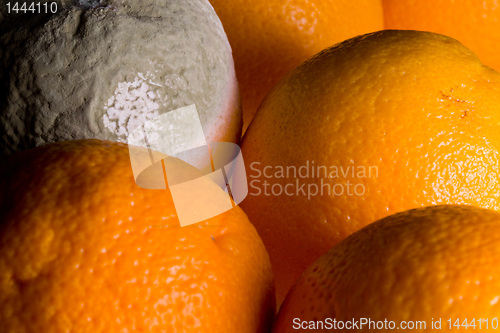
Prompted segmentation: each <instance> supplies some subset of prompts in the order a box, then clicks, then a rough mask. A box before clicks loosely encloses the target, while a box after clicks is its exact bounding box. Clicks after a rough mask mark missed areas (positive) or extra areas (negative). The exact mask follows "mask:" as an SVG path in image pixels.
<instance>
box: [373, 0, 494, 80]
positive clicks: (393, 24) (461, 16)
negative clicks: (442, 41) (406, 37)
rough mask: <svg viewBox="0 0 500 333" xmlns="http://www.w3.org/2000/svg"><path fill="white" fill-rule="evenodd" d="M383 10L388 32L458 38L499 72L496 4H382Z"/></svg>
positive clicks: (444, 0) (401, 0) (404, 0)
mask: <svg viewBox="0 0 500 333" xmlns="http://www.w3.org/2000/svg"><path fill="white" fill-rule="evenodd" d="M383 7H384V20H385V27H386V28H387V29H411V30H425V31H431V32H436V33H440V34H443V35H447V36H450V37H453V38H456V39H458V40H459V41H460V42H462V43H463V44H464V45H465V46H467V47H468V48H470V49H471V50H472V51H473V52H474V53H476V54H477V55H478V56H479V58H480V59H481V61H482V62H483V64H485V65H487V66H490V67H492V68H493V69H495V70H497V71H500V46H499V45H500V4H499V3H498V1H497V0H484V1H483V0H462V1H454V0H437V1H434V0H383ZM429 13H432V15H429Z"/></svg>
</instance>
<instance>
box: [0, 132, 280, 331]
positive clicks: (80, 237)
mask: <svg viewBox="0 0 500 333" xmlns="http://www.w3.org/2000/svg"><path fill="white" fill-rule="evenodd" d="M0 171H1V181H0V221H1V224H0V322H1V323H2V332H47V333H50V332H78V333H79V332H92V333H98V332H132V331H138V332H249V333H250V332H252V333H253V332H268V331H269V325H270V322H271V320H272V318H273V316H274V311H275V305H274V298H273V297H274V289H273V281H272V271H271V267H270V262H269V258H268V255H267V253H266V251H265V248H264V245H263V243H262V241H261V240H260V238H259V236H258V234H257V232H256V231H255V229H254V227H253V226H252V225H251V223H250V222H249V221H248V219H247V217H246V216H245V214H244V213H243V212H242V211H241V209H239V208H238V207H236V208H234V209H231V210H229V211H227V212H226V213H224V214H221V215H219V216H216V217H214V218H212V219H210V220H207V221H204V222H200V223H198V224H195V225H192V226H188V227H180V225H179V220H178V218H177V215H176V211H175V208H174V204H173V202H172V199H171V196H170V193H169V191H167V190H146V189H142V188H139V187H138V186H137V185H136V184H135V181H134V178H133V175H132V169H131V164H130V157H129V151H128V148H127V146H126V145H125V144H121V143H113V142H109V141H98V140H81V141H71V142H61V143H55V144H50V145H46V146H42V147H39V148H35V149H32V150H27V151H24V152H21V153H19V154H16V155H14V156H13V157H12V158H11V159H10V160H9V161H8V162H6V163H5V164H3V165H2V167H1V170H0Z"/></svg>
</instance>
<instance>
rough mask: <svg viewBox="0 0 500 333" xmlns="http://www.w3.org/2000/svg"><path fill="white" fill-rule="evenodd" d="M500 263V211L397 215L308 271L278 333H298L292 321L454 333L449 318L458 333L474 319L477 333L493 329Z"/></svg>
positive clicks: (499, 308)
mask: <svg viewBox="0 0 500 333" xmlns="http://www.w3.org/2000/svg"><path fill="white" fill-rule="evenodd" d="M499 258H500V214H499V213H498V212H494V211H491V210H487V209H481V208H474V207H470V206H434V207H426V208H419V209H416V210H411V211H406V212H403V213H399V214H395V215H391V216H390V217H387V218H384V219H382V220H380V221H377V222H375V223H373V224H371V225H369V226H367V227H365V228H363V229H361V230H359V231H358V232H356V233H354V234H353V235H351V236H349V237H348V238H346V239H345V240H343V241H342V242H341V243H339V244H337V245H336V246H334V247H333V248H332V249H331V250H329V251H328V252H327V253H326V254H324V255H323V256H322V257H321V258H319V259H318V260H317V261H315V262H314V263H313V264H312V265H311V266H310V267H309V268H307V270H306V271H305V272H304V274H302V276H301V277H300V279H299V280H298V281H297V283H296V284H295V285H294V287H293V288H292V290H291V291H290V293H289V294H288V295H287V298H286V300H285V302H284V303H283V305H282V307H281V309H280V312H279V314H278V316H277V319H276V322H275V325H274V329H273V333H286V332H296V331H297V330H294V329H292V323H293V319H294V318H300V319H301V320H303V321H308V323H307V324H304V325H305V326H307V327H308V325H310V321H312V320H325V318H335V319H337V320H341V321H347V320H351V321H352V319H353V318H356V319H359V318H370V319H371V320H372V321H384V320H385V319H387V321H394V325H395V327H396V328H397V327H398V326H399V325H400V324H401V322H402V321H405V322H408V321H417V320H418V321H425V324H426V326H425V329H423V327H422V326H416V327H419V328H422V329H419V330H418V331H419V332H435V331H441V330H442V331H449V322H448V319H451V324H452V326H451V330H452V331H455V330H457V329H458V328H457V327H454V326H453V324H455V322H456V320H457V319H460V321H459V323H460V324H462V323H463V321H464V319H465V318H467V323H468V324H470V323H471V322H472V319H473V318H476V322H475V324H476V327H475V329H477V330H479V318H483V319H486V318H488V320H489V322H488V329H489V330H493V329H492V324H493V325H496V324H495V321H494V320H492V319H493V318H495V317H498V316H499V314H500V302H498V300H499V297H500V284H499V279H500V259H499ZM439 318H441V330H436V329H432V324H431V323H432V319H433V320H434V321H436V320H438V319H439ZM403 325H406V323H405V324H403ZM410 325H411V324H410ZM419 325H420V324H419ZM372 328H373V327H372ZM459 329H460V330H465V327H464V326H460V327H459ZM471 329H473V327H469V330H471ZM483 330H484V331H487V329H486V323H485V322H483V323H482V327H481V329H480V331H483ZM318 331H319V332H323V331H328V332H330V330H318ZM358 331H359V332H375V331H380V330H374V329H371V330H370V329H369V327H368V326H364V327H362V329H361V327H360V329H359V330H358ZM385 331H388V329H386V330H385Z"/></svg>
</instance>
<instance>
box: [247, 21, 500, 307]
mask: <svg viewBox="0 0 500 333" xmlns="http://www.w3.org/2000/svg"><path fill="white" fill-rule="evenodd" d="M241 148H242V152H243V156H244V159H245V165H246V170H247V175H248V177H249V195H248V196H247V198H246V199H245V200H244V201H243V202H242V203H241V204H240V206H241V207H242V208H243V210H244V211H245V212H246V213H247V215H248V217H249V219H250V221H251V222H252V223H253V224H254V225H255V226H256V228H257V231H258V232H259V234H260V236H261V237H262V239H263V241H264V244H265V245H266V248H267V250H268V252H269V255H270V258H271V263H272V264H273V270H274V273H275V279H276V289H277V301H278V303H281V301H282V300H283V298H284V296H285V295H286V292H287V291H288V290H289V288H290V287H291V286H292V284H293V283H294V282H295V280H296V279H297V278H298V276H299V275H300V273H302V271H303V270H304V269H305V268H306V267H308V266H309V265H310V264H311V263H312V262H313V261H314V260H315V259H316V258H318V257H319V256H320V255H321V254H323V253H324V252H325V251H327V250H328V249H329V248H330V247H332V246H333V245H334V244H336V243H337V242H339V241H340V240H342V239H344V238H345V237H347V236H348V235H350V234H351V233H353V232H354V231H356V230H358V229H360V228H361V227H363V226H365V225H367V224H369V223H371V222H373V221H376V220H378V219H380V218H383V217H385V216H388V215H390V214H393V213H397V212H401V211H404V210H407V209H411V208H417V207H421V206H428V205H434V204H469V205H474V206H480V207H485V208H491V209H499V208H500V207H499V201H498V191H499V188H500V187H499V184H498V180H499V179H500V171H499V169H498V165H499V150H500V75H499V74H498V73H497V72H495V71H493V70H492V69H490V68H488V67H485V66H483V65H481V63H480V61H479V59H478V58H477V57H476V56H475V55H474V54H473V53H472V52H471V51H470V50H468V49H467V48H465V47H464V46H463V45H462V44H460V43H459V42H458V41H456V40H454V39H451V38H448V37H445V36H442V35H437V34H432V33H425V32H415V31H389V30H386V31H381V32H377V33H374V34H368V35H365V36H361V37H356V38H353V39H351V40H348V41H345V42H343V43H341V44H338V45H337V46H335V47H332V48H329V49H327V50H325V51H323V52H321V53H319V54H318V55H317V56H315V57H313V58H311V59H309V60H308V61H306V62H305V63H303V64H302V65H301V66H299V67H298V68H297V69H295V70H294V71H293V72H291V73H290V74H289V75H287V76H286V77H285V78H284V79H283V80H282V81H281V82H280V83H279V84H278V85H277V86H276V87H275V88H274V89H273V90H272V91H271V92H270V93H269V95H268V96H267V97H266V99H265V100H264V101H263V103H262V105H261V106H260V108H259V110H258V112H257V114H256V116H255V118H254V120H253V122H252V125H251V126H250V127H249V129H248V131H247V133H246V135H245V136H244V138H243V142H242V145H241ZM307 161H309V164H310V166H311V165H312V164H313V162H314V166H326V168H327V171H328V175H327V176H326V177H325V175H324V173H325V172H324V171H323V170H321V177H320V178H318V177H317V176H316V177H315V178H312V177H311V176H312V172H310V178H300V177H299V176H297V178H293V173H292V172H290V173H289V175H290V178H277V177H276V176H274V174H275V173H277V172H278V171H279V170H278V169H277V168H276V167H277V166H281V167H283V168H285V175H286V168H287V167H289V166H295V167H296V169H298V168H299V167H300V166H305V165H306V163H307ZM256 162H258V163H260V164H253V163H256ZM252 165H253V166H252ZM266 166H271V167H273V168H272V169H267V170H265V171H266V174H267V176H271V178H266V177H265V176H264V175H263V171H264V168H265V167H266ZM331 166H335V167H337V168H338V170H339V171H338V174H337V176H338V177H336V178H335V176H336V174H335V173H334V174H332V172H331V169H330V167H331ZM349 166H351V167H353V166H354V167H356V169H355V174H354V177H353V176H352V172H351V171H352V169H350V170H349V172H347V175H345V176H344V175H342V172H341V170H340V167H342V168H344V172H345V171H346V170H347V167H349ZM359 167H361V169H360V168H359ZM363 168H364V170H365V173H364V177H363V173H362V172H361V171H362V169H363ZM370 168H371V174H370ZM255 169H256V170H257V171H256V170H255ZM309 169H310V170H311V167H309ZM316 171H317V169H316ZM358 172H359V173H358ZM259 173H262V174H260V176H259ZM302 174H303V175H304V172H303V173H302ZM316 175H317V172H316ZM329 176H332V178H328V177H329ZM369 177H370V178H369ZM264 181H267V183H268V184H270V185H268V190H267V192H268V194H271V195H268V196H266V195H265V194H264ZM297 181H299V182H300V184H305V185H304V187H305V188H303V192H304V193H306V195H304V194H303V193H302V192H299V194H298V195H297V192H298V191H297V189H298V187H297V186H296V185H295V183H296V182H297ZM321 181H323V184H324V183H328V184H330V191H331V192H330V195H328V193H327V191H328V189H327V188H326V189H324V191H323V195H321V193H320V192H318V193H319V194H318V195H316V196H311V198H310V200H308V198H307V187H308V186H309V184H316V186H318V191H319V188H320V187H321ZM347 182H349V183H350V184H351V185H348V184H347ZM288 183H292V184H294V185H293V187H289V188H288V193H289V194H290V193H291V194H292V195H291V196H289V195H285V194H284V193H283V194H282V195H279V196H275V195H272V193H271V186H275V193H279V188H280V187H281V188H284V187H285V185H286V184H288ZM276 184H278V185H276ZM335 184H340V185H337V189H336V193H337V194H341V193H342V191H341V188H340V187H338V186H342V187H343V191H344V193H342V194H341V195H334V194H332V191H333V189H332V188H333V186H336V185H335ZM359 184H361V185H359ZM355 185H357V186H358V188H357V193H358V194H359V195H356V194H355V192H354V190H355V188H354V186H355ZM349 186H350V187H349ZM259 191H261V194H260V195H257V194H258V193H259ZM348 191H350V193H351V195H348ZM311 192H313V193H314V188H312V189H311Z"/></svg>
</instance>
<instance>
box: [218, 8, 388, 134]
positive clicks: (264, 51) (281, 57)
mask: <svg viewBox="0 0 500 333" xmlns="http://www.w3.org/2000/svg"><path fill="white" fill-rule="evenodd" d="M210 3H211V4H212V6H213V7H214V9H215V12H216V13H217V15H218V16H219V18H220V20H221V22H222V25H223V27H224V30H225V32H226V34H227V37H228V39H229V43H230V44H231V47H232V49H233V58H234V63H235V69H236V76H237V77H238V82H239V84H240V90H241V98H242V104H243V132H244V131H245V130H246V129H247V127H248V125H249V124H250V121H251V120H252V118H253V116H254V114H255V112H256V110H257V108H258V106H259V104H260V103H261V101H262V99H263V98H264V97H265V95H266V94H267V93H268V92H269V90H270V89H271V88H272V87H273V86H274V85H275V84H276V82H278V80H279V79H281V78H282V77H283V76H284V75H285V74H286V73H287V72H289V71H290V70H292V69H293V68H295V67H296V66H298V65H299V64H300V63H301V62H302V61H304V60H306V59H307V58H309V57H310V56H312V55H314V54H316V53H317V52H319V51H321V50H322V49H324V48H326V47H328V46H331V45H333V44H335V43H338V42H341V41H343V40H345V39H347V38H351V37H354V36H357V35H360V34H364V33H367V32H372V31H378V30H382V29H383V27H384V21H383V15H382V3H381V0H358V1H349V0H273V1H268V0H251V1H248V0H231V1H227V0H210Z"/></svg>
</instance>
